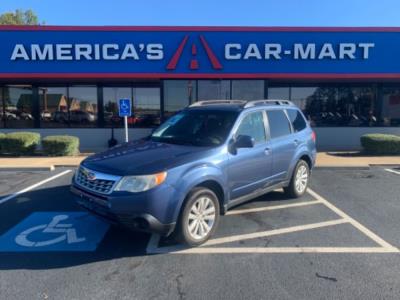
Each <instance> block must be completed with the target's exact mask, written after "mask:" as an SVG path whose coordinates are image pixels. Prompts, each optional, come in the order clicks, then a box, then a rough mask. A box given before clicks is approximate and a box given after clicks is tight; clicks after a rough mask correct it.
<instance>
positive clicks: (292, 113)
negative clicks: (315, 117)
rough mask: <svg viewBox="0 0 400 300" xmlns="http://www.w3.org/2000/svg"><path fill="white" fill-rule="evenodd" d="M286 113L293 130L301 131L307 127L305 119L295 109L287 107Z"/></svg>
mask: <svg viewBox="0 0 400 300" xmlns="http://www.w3.org/2000/svg"><path fill="white" fill-rule="evenodd" d="M287 113H288V116H289V120H290V122H291V123H292V125H293V129H294V131H295V132H298V131H302V130H303V129H304V128H306V127H307V124H306V121H305V120H304V118H303V116H302V115H301V113H300V112H299V111H298V110H297V109H288V110H287Z"/></svg>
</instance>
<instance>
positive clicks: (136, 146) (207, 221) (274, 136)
mask: <svg viewBox="0 0 400 300" xmlns="http://www.w3.org/2000/svg"><path fill="white" fill-rule="evenodd" d="M315 158H316V147H315V134H314V132H313V130H312V129H311V128H310V126H309V125H308V123H307V122H306V120H305V118H304V116H303V114H302V112H301V111H300V109H299V108H297V107H296V106H295V105H293V104H292V103H291V102H289V101H285V100H258V101H242V100H226V101H222V100H215V101H201V102H197V103H195V104H193V105H191V106H190V107H188V108H186V109H185V110H183V111H181V112H180V113H178V114H176V115H174V116H173V117H171V118H169V119H168V120H167V121H166V122H165V123H163V124H162V125H161V126H160V127H158V128H157V129H156V130H155V131H154V132H153V133H152V134H151V135H150V136H149V137H148V138H146V139H142V140H139V141H134V142H130V143H125V144H122V145H119V146H116V147H114V148H112V149H110V150H108V151H105V152H102V153H98V154H95V155H93V156H90V157H88V158H87V159H85V160H84V161H83V162H82V163H81V165H80V167H79V168H78V169H77V171H76V173H75V175H74V177H73V180H72V186H71V191H72V192H73V194H74V195H75V196H76V200H77V202H78V203H79V204H80V205H81V206H83V207H84V208H86V209H88V210H89V211H91V212H93V213H95V214H98V215H100V216H102V217H104V218H106V219H108V220H110V221H111V222H116V223H120V224H124V225H126V226H127V227H129V228H132V229H135V230H145V231H151V232H157V233H160V234H163V235H169V234H171V233H174V235H175V236H176V237H177V238H178V239H179V240H180V241H182V242H184V243H186V244H188V245H191V246H196V245H200V244H202V243H204V242H205V241H207V240H208V239H209V238H210V236H211V235H212V234H213V232H214V231H215V230H216V228H217V224H218V220H219V217H220V214H224V213H225V212H226V211H227V210H228V209H229V208H231V207H233V206H236V205H238V204H240V203H242V202H245V201H248V200H250V199H253V198H255V197H258V196H260V195H262V194H264V193H267V192H270V191H272V190H275V189H277V188H283V189H284V191H285V192H286V193H287V195H289V196H290V197H300V196H302V195H303V194H304V193H305V192H306V189H307V186H308V183H309V179H310V170H311V169H312V167H313V166H314V163H315Z"/></svg>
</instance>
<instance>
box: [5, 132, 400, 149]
mask: <svg viewBox="0 0 400 300" xmlns="http://www.w3.org/2000/svg"><path fill="white" fill-rule="evenodd" d="M314 130H315V133H316V135H317V147H318V150H319V151H338V150H359V149H361V145H360V137H361V136H362V135H363V134H366V133H390V134H397V135H400V127H331V128H328V127H327V128H322V127H320V128H315V129H314ZM14 131H34V132H39V133H40V134H41V135H42V137H45V136H48V135H58V134H68V135H74V136H77V137H79V138H80V144H81V147H80V150H81V151H82V152H89V151H90V152H92V151H94V152H97V151H100V150H103V149H106V148H107V141H108V140H109V139H110V137H111V129H110V128H58V129H50V128H46V129H20V130H18V129H0V132H4V133H6V132H14ZM150 132H151V129H147V128H143V129H142V128H134V129H129V139H130V140H134V139H140V138H143V137H145V136H147V135H148V134H150ZM114 134H115V138H116V139H117V140H118V141H119V142H123V141H124V140H125V136H124V129H123V128H118V129H115V130H114Z"/></svg>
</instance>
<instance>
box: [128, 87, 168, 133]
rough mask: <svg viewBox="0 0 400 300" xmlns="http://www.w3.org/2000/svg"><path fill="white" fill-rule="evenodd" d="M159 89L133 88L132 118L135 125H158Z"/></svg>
mask: <svg viewBox="0 0 400 300" xmlns="http://www.w3.org/2000/svg"><path fill="white" fill-rule="evenodd" d="M160 112H161V111H160V89H159V88H133V113H134V115H133V118H132V125H133V126H135V127H155V126H158V125H160Z"/></svg>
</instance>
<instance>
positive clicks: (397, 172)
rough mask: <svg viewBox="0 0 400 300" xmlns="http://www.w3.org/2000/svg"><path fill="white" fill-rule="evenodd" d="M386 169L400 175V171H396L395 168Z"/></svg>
mask: <svg viewBox="0 0 400 300" xmlns="http://www.w3.org/2000/svg"><path fill="white" fill-rule="evenodd" d="M385 171H388V172H390V173H394V174H397V175H400V172H399V171H395V170H392V169H385Z"/></svg>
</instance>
